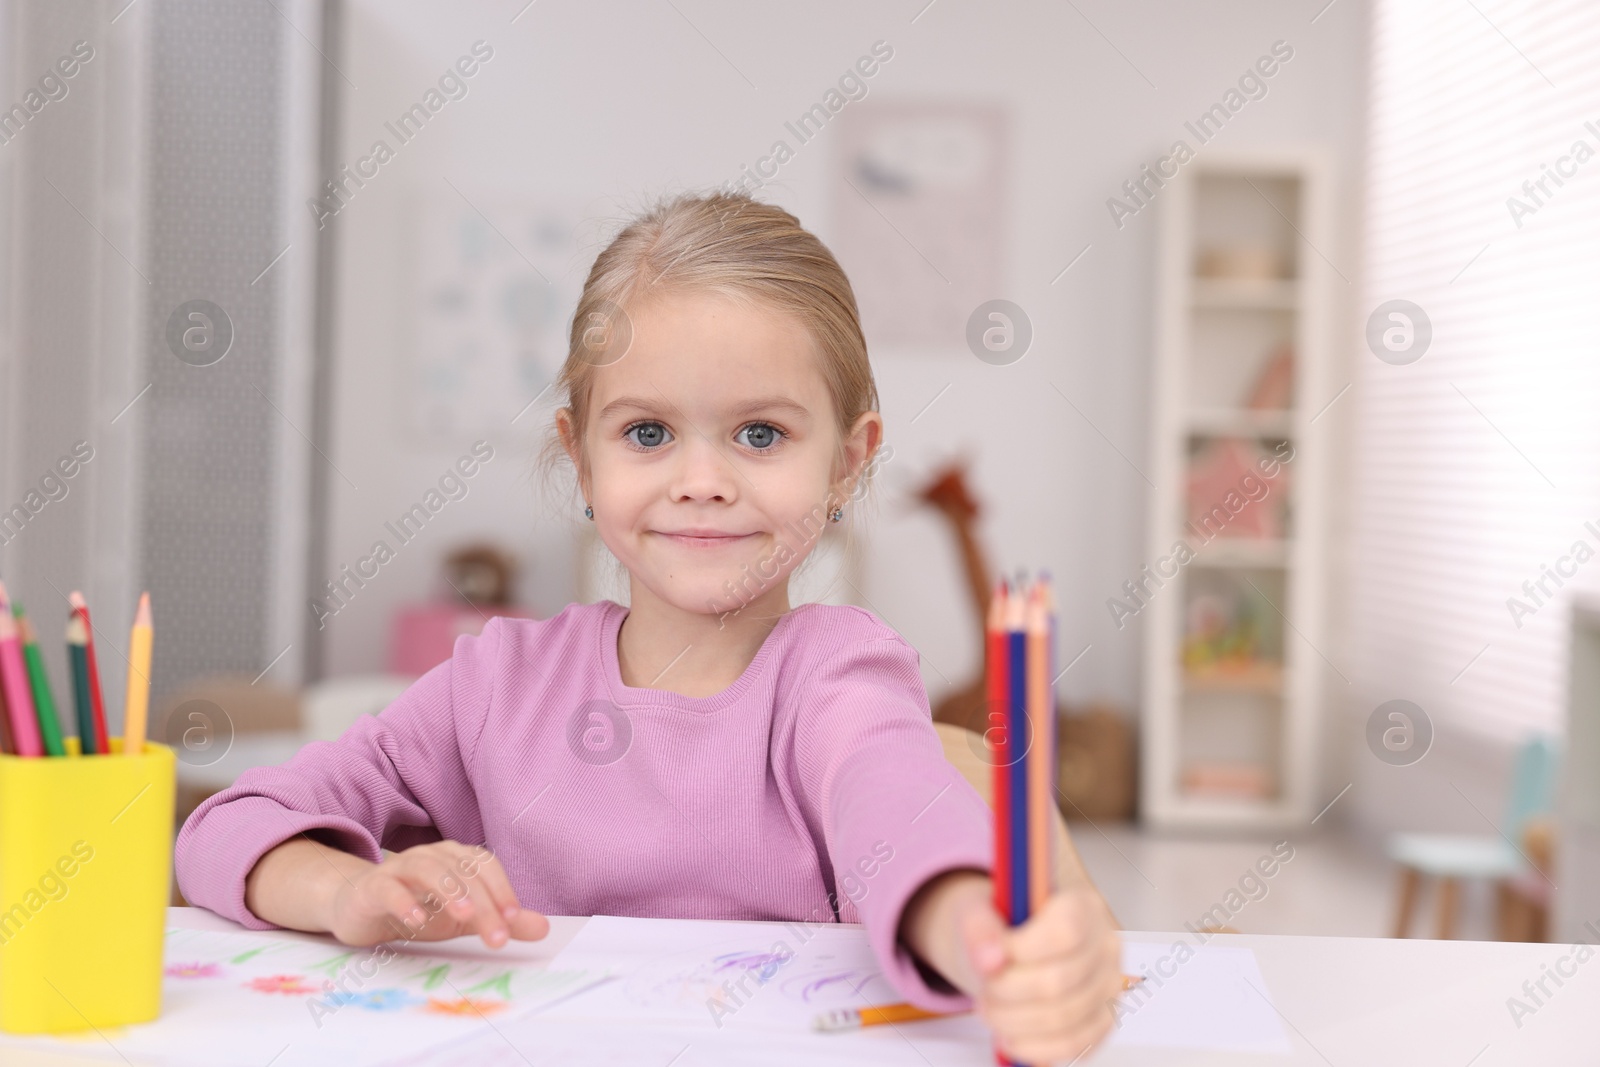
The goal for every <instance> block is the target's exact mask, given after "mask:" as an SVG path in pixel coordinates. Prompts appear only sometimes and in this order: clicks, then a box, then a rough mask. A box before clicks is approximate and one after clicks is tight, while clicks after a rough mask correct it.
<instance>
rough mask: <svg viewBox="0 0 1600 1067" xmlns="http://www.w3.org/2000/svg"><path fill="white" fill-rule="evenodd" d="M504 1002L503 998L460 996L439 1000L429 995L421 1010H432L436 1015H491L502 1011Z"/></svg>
mask: <svg viewBox="0 0 1600 1067" xmlns="http://www.w3.org/2000/svg"><path fill="white" fill-rule="evenodd" d="M505 1007H506V1002H505V1001H503V1000H480V999H474V998H473V997H461V998H459V999H457V1000H440V999H439V998H438V997H430V998H429V1000H428V1005H427V1007H425V1008H424V1009H423V1010H424V1011H430V1012H434V1013H435V1014H438V1015H474V1016H476V1015H493V1014H494V1013H495V1012H497V1011H504V1010H505Z"/></svg>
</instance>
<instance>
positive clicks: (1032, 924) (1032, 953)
mask: <svg viewBox="0 0 1600 1067" xmlns="http://www.w3.org/2000/svg"><path fill="white" fill-rule="evenodd" d="M1109 929H1110V923H1109V922H1108V921H1107V920H1106V917H1105V911H1104V908H1103V907H1102V906H1101V904H1100V898H1099V897H1098V896H1097V895H1093V894H1089V893H1085V892H1063V893H1057V894H1056V895H1055V896H1053V897H1051V898H1050V899H1049V900H1047V901H1045V905H1044V907H1042V908H1040V909H1039V911H1038V913H1037V914H1035V915H1034V916H1033V917H1032V918H1030V919H1029V920H1028V921H1027V922H1025V923H1023V924H1022V925H1021V926H1018V927H1016V928H1014V929H1012V930H1011V931H1010V933H1009V937H1008V944H1007V948H1008V949H1009V950H1010V951H1009V955H1010V957H1011V959H1013V960H1015V961H1016V962H1018V963H1036V962H1041V961H1044V960H1048V959H1051V958H1054V957H1057V956H1062V955H1065V954H1067V953H1070V952H1073V951H1075V950H1077V949H1079V948H1081V947H1082V946H1084V945H1086V944H1089V943H1090V942H1091V941H1092V940H1093V939H1094V938H1095V937H1098V936H1099V935H1100V934H1101V933H1103V932H1104V931H1105V930H1109Z"/></svg>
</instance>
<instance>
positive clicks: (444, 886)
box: [327, 841, 550, 948]
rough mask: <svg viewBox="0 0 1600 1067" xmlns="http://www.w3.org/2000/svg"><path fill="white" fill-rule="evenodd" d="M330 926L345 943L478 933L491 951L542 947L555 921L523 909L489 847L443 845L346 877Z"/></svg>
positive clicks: (418, 849) (337, 894)
mask: <svg viewBox="0 0 1600 1067" xmlns="http://www.w3.org/2000/svg"><path fill="white" fill-rule="evenodd" d="M327 925H328V928H329V929H330V930H331V931H332V933H333V935H334V936H335V937H337V938H338V939H339V940H340V941H342V942H344V943H345V944H347V945H363V946H365V945H376V944H378V943H380V942H383V941H393V940H396V939H404V940H418V941H441V940H443V939H445V938H449V937H459V936H460V935H462V934H470V933H476V934H478V935H480V936H481V937H482V938H483V942H484V944H486V945H488V946H489V947H490V948H499V947H500V946H501V945H504V944H505V943H506V941H507V939H508V938H512V937H514V938H516V939H518V940H519V941H537V940H539V939H540V938H542V937H544V936H545V935H546V934H548V933H549V932H550V922H549V920H548V919H546V918H545V917H544V916H543V915H540V914H539V913H538V912H536V911H528V910H526V909H524V908H523V907H522V905H521V903H520V902H518V900H517V896H516V894H515V893H513V892H512V890H511V881H510V879H508V878H507V877H506V872H505V869H504V868H503V867H501V866H500V861H499V860H498V859H496V858H495V855H494V853H493V852H492V851H491V850H490V849H489V847H488V846H487V845H475V846H467V845H463V844H461V843H459V842H457V841H438V842H434V843H432V844H427V845H417V846H415V847H413V848H408V849H406V850H405V851H403V852H397V853H395V854H394V855H393V856H390V857H389V858H388V859H387V860H385V861H384V862H382V863H378V864H367V865H365V866H363V867H362V868H361V869H360V870H357V871H354V872H351V873H348V874H346V875H344V876H343V877H342V878H341V880H340V883H339V886H338V889H337V890H336V891H335V894H334V897H333V906H332V914H331V916H330V917H329V921H328V924H327Z"/></svg>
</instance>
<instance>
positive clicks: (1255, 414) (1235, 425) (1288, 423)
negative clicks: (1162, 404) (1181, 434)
mask: <svg viewBox="0 0 1600 1067" xmlns="http://www.w3.org/2000/svg"><path fill="white" fill-rule="evenodd" d="M1187 421H1188V427H1189V432H1190V433H1191V434H1205V435H1208V436H1216V437H1288V436H1290V435H1291V434H1293V433H1294V412H1293V411H1287V410H1283V409H1273V410H1269V411H1252V410H1250V409H1249V408H1191V409H1190V410H1189V412H1188V419H1187Z"/></svg>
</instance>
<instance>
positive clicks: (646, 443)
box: [622, 422, 672, 450]
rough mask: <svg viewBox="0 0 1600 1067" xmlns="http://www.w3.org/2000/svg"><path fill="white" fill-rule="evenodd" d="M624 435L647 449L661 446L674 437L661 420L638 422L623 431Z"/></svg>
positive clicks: (625, 438)
mask: <svg viewBox="0 0 1600 1067" xmlns="http://www.w3.org/2000/svg"><path fill="white" fill-rule="evenodd" d="M622 437H623V439H624V440H627V441H631V442H632V443H633V444H634V446H635V447H637V448H642V449H646V450H648V449H653V448H659V447H660V446H662V445H664V444H666V443H667V442H668V441H670V440H671V439H672V435H671V434H670V433H668V432H667V428H666V427H665V426H663V425H661V424H660V423H659V422H636V423H634V424H633V425H632V426H629V427H628V428H627V429H626V430H623V431H622Z"/></svg>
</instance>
